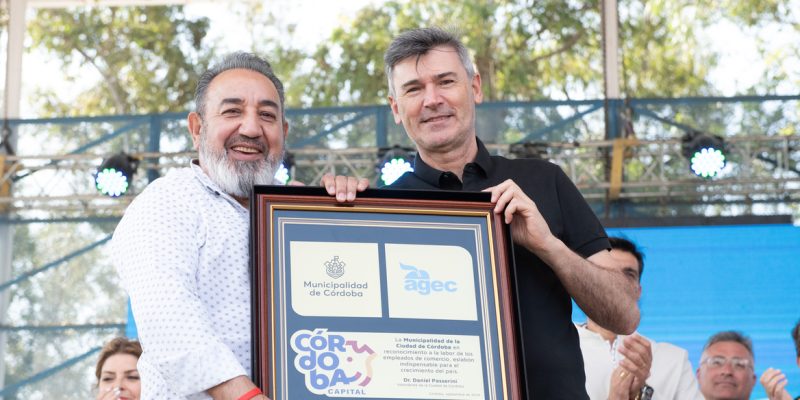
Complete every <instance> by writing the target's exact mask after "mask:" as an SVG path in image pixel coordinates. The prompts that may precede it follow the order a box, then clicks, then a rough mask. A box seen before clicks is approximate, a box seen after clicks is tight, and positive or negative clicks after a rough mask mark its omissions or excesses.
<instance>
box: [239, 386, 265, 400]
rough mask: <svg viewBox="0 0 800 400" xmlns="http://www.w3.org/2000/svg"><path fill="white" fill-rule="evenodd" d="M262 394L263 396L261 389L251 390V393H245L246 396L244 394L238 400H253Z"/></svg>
mask: <svg viewBox="0 0 800 400" xmlns="http://www.w3.org/2000/svg"><path fill="white" fill-rule="evenodd" d="M260 394H263V393H261V389H259V388H253V389H252V390H250V391H249V392H247V393H245V394H243V395H241V396H239V399H238V400H250V399H252V398H253V397H256V396H258V395H260Z"/></svg>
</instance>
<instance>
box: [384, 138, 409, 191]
mask: <svg viewBox="0 0 800 400" xmlns="http://www.w3.org/2000/svg"><path fill="white" fill-rule="evenodd" d="M414 157H415V152H414V149H411V148H408V147H400V146H399V145H394V146H393V147H383V148H380V149H378V158H379V159H380V161H379V162H378V171H379V176H380V179H381V181H382V182H383V184H384V185H391V184H392V183H393V182H394V181H396V180H397V178H400V176H401V175H403V174H404V173H406V172H413V171H414V164H413V163H414Z"/></svg>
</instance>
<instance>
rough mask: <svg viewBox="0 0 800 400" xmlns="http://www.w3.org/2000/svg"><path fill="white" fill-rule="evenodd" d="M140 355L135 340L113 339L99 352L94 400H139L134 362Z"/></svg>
mask: <svg viewBox="0 0 800 400" xmlns="http://www.w3.org/2000/svg"><path fill="white" fill-rule="evenodd" d="M141 355H142V346H141V345H140V344H139V342H138V341H136V340H130V339H127V338H124V337H118V338H114V339H112V340H111V341H109V342H108V343H106V344H105V345H104V346H103V349H102V350H100V357H99V358H98V359H97V367H95V372H94V374H95V376H97V397H96V400H111V399H122V400H139V392H140V389H141V382H140V381H139V371H138V370H137V369H136V362H137V361H139V356H141Z"/></svg>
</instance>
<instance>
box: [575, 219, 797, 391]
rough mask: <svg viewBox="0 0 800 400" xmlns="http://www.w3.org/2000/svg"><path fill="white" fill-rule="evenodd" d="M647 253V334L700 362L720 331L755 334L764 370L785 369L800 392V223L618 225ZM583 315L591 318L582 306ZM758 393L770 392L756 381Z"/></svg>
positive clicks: (579, 317)
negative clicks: (799, 352)
mask: <svg viewBox="0 0 800 400" xmlns="http://www.w3.org/2000/svg"><path fill="white" fill-rule="evenodd" d="M608 234H609V235H611V236H623V237H627V238H628V239H631V240H632V241H634V242H635V243H637V245H639V246H640V247H641V248H642V250H643V252H644V254H645V263H644V265H645V267H644V274H643V276H642V298H641V303H640V306H641V310H642V321H641V325H640V326H639V332H641V333H642V334H644V335H645V336H648V337H650V338H651V339H653V340H656V341H665V342H670V343H673V344H676V345H678V346H681V347H683V348H685V349H687V350H688V351H689V361H691V363H692V365H693V366H694V368H697V365H698V362H699V359H700V353H701V352H702V348H703V344H704V343H705V341H706V340H707V339H708V337H709V336H711V335H712V334H714V333H716V332H719V331H723V330H740V331H742V332H743V333H745V334H746V335H748V336H750V338H752V339H753V345H754V352H755V357H756V374H757V375H758V376H759V377H760V376H761V373H762V372H763V371H764V370H765V369H767V368H768V367H773V368H779V369H780V370H782V371H783V372H784V373H785V374H786V375H787V377H788V379H789V385H788V389H789V392H790V393H791V394H792V395H793V396H797V395H800V370H798V366H797V364H796V353H795V348H794V344H793V343H792V338H791V336H790V331H791V329H792V327H793V326H794V324H795V323H796V322H797V321H798V320H799V319H800V290H798V284H799V283H800V227H795V226H791V225H747V226H692V227H657V228H611V229H608ZM575 309H576V311H575V313H574V315H573V319H574V320H575V321H585V319H586V317H585V316H584V315H583V313H582V312H581V311H580V310H579V309H577V307H575ZM752 398H753V399H760V398H766V395H765V394H764V390H763V388H762V387H761V384H759V383H756V387H755V389H754V390H753V396H752Z"/></svg>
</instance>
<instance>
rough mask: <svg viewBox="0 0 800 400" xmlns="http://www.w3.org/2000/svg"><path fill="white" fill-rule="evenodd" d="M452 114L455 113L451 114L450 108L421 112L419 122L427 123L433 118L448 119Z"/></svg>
mask: <svg viewBox="0 0 800 400" xmlns="http://www.w3.org/2000/svg"><path fill="white" fill-rule="evenodd" d="M454 114H455V112H453V110H452V109H450V108H443V109H437V110H436V111H429V110H423V111H422V113H421V114H420V116H419V120H420V121H422V122H427V121H428V120H431V119H433V118H437V117H449V116H451V115H454Z"/></svg>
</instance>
